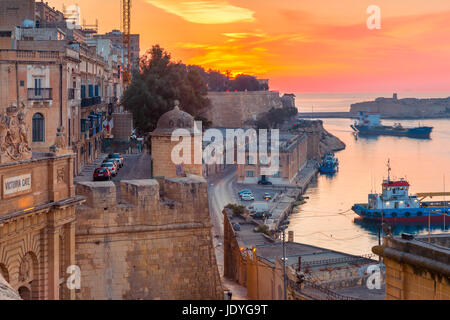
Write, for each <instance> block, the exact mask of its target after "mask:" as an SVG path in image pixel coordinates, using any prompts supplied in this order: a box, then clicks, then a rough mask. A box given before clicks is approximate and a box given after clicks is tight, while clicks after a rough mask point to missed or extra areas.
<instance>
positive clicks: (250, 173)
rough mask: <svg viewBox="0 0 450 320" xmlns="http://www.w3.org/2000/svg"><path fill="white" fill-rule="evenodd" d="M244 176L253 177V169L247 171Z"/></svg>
mask: <svg viewBox="0 0 450 320" xmlns="http://www.w3.org/2000/svg"><path fill="white" fill-rule="evenodd" d="M246 176H247V178H253V177H254V176H255V173H254V172H253V171H247V172H246Z"/></svg>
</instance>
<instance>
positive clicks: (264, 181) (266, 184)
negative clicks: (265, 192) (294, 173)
mask: <svg viewBox="0 0 450 320" xmlns="http://www.w3.org/2000/svg"><path fill="white" fill-rule="evenodd" d="M258 184H259V185H263V186H271V185H273V183H272V182H270V181H267V180H260V181H258Z"/></svg>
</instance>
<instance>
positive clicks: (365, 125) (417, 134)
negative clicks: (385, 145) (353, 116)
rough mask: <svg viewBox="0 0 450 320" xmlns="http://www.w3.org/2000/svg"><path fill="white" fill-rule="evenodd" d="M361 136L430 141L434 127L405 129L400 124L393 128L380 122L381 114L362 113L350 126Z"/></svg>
mask: <svg viewBox="0 0 450 320" xmlns="http://www.w3.org/2000/svg"><path fill="white" fill-rule="evenodd" d="M350 127H351V128H352V129H353V130H354V131H355V132H357V133H358V134H360V135H387V136H400V137H412V138H422V139H429V138H430V135H431V132H432V131H433V127H422V126H420V127H415V128H405V127H403V126H402V125H401V124H400V123H396V124H394V125H393V126H384V125H382V123H381V121H380V114H379V113H373V112H360V113H359V117H358V121H356V122H355V123H354V124H352V125H351V126H350Z"/></svg>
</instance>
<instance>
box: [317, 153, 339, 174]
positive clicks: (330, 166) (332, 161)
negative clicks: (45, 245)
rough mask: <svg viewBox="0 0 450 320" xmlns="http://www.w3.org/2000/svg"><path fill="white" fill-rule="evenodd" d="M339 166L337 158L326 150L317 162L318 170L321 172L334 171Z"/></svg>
mask: <svg viewBox="0 0 450 320" xmlns="http://www.w3.org/2000/svg"><path fill="white" fill-rule="evenodd" d="M338 168H339V160H338V159H337V158H336V157H335V156H334V154H333V153H332V152H327V153H325V154H324V156H323V157H322V161H321V162H320V164H319V171H320V172H321V173H335V172H336V171H337V170H338Z"/></svg>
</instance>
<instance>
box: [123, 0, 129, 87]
mask: <svg viewBox="0 0 450 320" xmlns="http://www.w3.org/2000/svg"><path fill="white" fill-rule="evenodd" d="M121 7H122V10H121V16H122V33H123V53H124V59H123V83H124V85H128V84H130V82H131V51H130V48H131V37H130V29H131V0H121Z"/></svg>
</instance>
